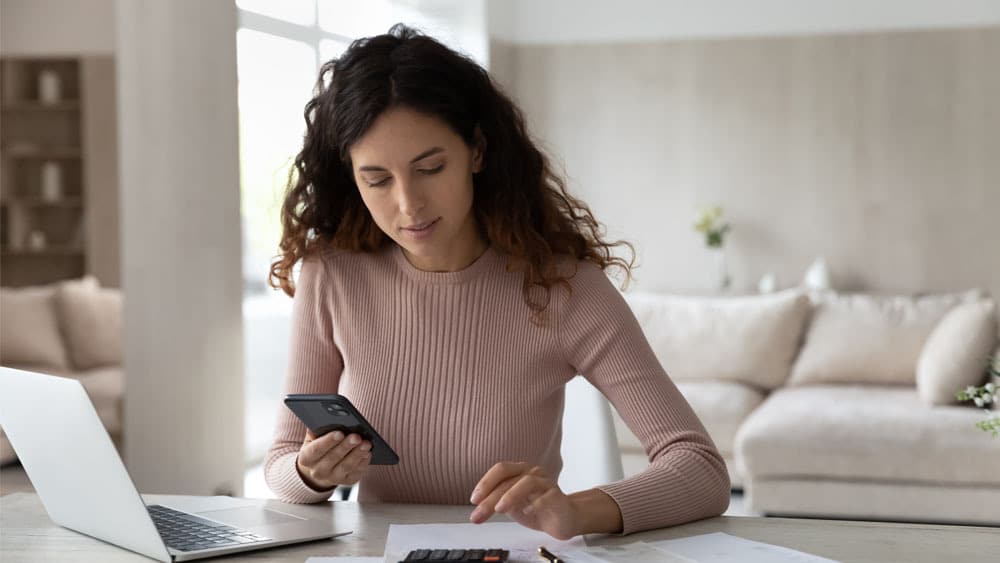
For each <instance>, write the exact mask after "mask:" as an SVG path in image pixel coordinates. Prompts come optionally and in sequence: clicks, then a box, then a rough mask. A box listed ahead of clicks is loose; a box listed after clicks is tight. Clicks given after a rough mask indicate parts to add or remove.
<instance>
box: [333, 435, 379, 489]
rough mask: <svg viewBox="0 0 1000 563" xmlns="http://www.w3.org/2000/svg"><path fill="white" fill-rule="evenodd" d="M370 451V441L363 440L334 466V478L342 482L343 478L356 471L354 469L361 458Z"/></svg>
mask: <svg viewBox="0 0 1000 563" xmlns="http://www.w3.org/2000/svg"><path fill="white" fill-rule="evenodd" d="M369 451H371V444H369V443H368V442H361V443H360V444H358V446H357V447H355V448H354V449H353V450H351V451H350V452H348V453H347V455H346V456H344V459H342V460H340V463H338V464H337V465H335V466H334V467H333V474H334V476H335V477H334V478H335V479H337V482H340V481H341V480H342V479H344V478H346V477H347V475H348V474H349V473H350V472H352V471H354V469H355V468H357V466H358V465H360V464H361V460H362V459H364V457H365V456H366V455H368V452H369Z"/></svg>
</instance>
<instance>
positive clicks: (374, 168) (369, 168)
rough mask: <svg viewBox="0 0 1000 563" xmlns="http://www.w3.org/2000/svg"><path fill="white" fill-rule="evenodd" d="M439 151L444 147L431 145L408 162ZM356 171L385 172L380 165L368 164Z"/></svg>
mask: <svg viewBox="0 0 1000 563" xmlns="http://www.w3.org/2000/svg"><path fill="white" fill-rule="evenodd" d="M439 152H444V149H443V148H441V147H432V148H429V149H427V150H425V151H424V152H422V153H420V154H418V155H417V156H415V157H413V160H411V161H410V164H413V163H414V162H417V161H418V160H423V159H425V158H427V157H428V156H432V155H435V154H437V153H439ZM358 172H386V169H385V168H382V167H381V166H370V165H369V166H362V167H361V168H358Z"/></svg>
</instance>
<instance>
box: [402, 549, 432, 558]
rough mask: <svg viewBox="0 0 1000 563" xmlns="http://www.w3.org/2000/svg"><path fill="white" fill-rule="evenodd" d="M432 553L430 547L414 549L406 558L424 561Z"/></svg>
mask: <svg viewBox="0 0 1000 563" xmlns="http://www.w3.org/2000/svg"><path fill="white" fill-rule="evenodd" d="M430 554H431V550H429V549H414V550H413V551H411V552H410V554H409V555H408V556H407V557H406V560H407V561H422V560H424V559H427V556H428V555H430Z"/></svg>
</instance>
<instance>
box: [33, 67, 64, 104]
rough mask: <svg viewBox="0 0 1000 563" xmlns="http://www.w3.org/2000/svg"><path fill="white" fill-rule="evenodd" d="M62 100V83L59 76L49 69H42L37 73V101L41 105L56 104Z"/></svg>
mask: <svg viewBox="0 0 1000 563" xmlns="http://www.w3.org/2000/svg"><path fill="white" fill-rule="evenodd" d="M60 99H62V82H61V81H60V80H59V75H58V74H57V73H56V72H55V71H54V70H51V69H43V70H41V71H39V73H38V101H40V102H41V103H43V104H56V103H59V100H60Z"/></svg>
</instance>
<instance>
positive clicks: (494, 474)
mask: <svg viewBox="0 0 1000 563" xmlns="http://www.w3.org/2000/svg"><path fill="white" fill-rule="evenodd" d="M530 469H531V466H530V465H528V464H527V463H524V462H511V461H503V462H500V463H497V464H496V465H494V466H493V467H491V468H490V469H489V471H487V472H486V474H485V475H483V478H482V479H480V480H479V483H477V484H476V487H475V488H474V489H472V496H471V497H470V498H469V501H470V502H472V504H479V503H480V501H481V500H482V499H483V498H485V497H486V496H487V495H489V494H490V492H491V491H493V490H494V489H495V488H496V487H497V485H499V484H500V483H502V482H504V481H506V480H507V479H510V478H511V477H514V476H517V475H521V474H522V473H527V472H528V471H529V470H530Z"/></svg>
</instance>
